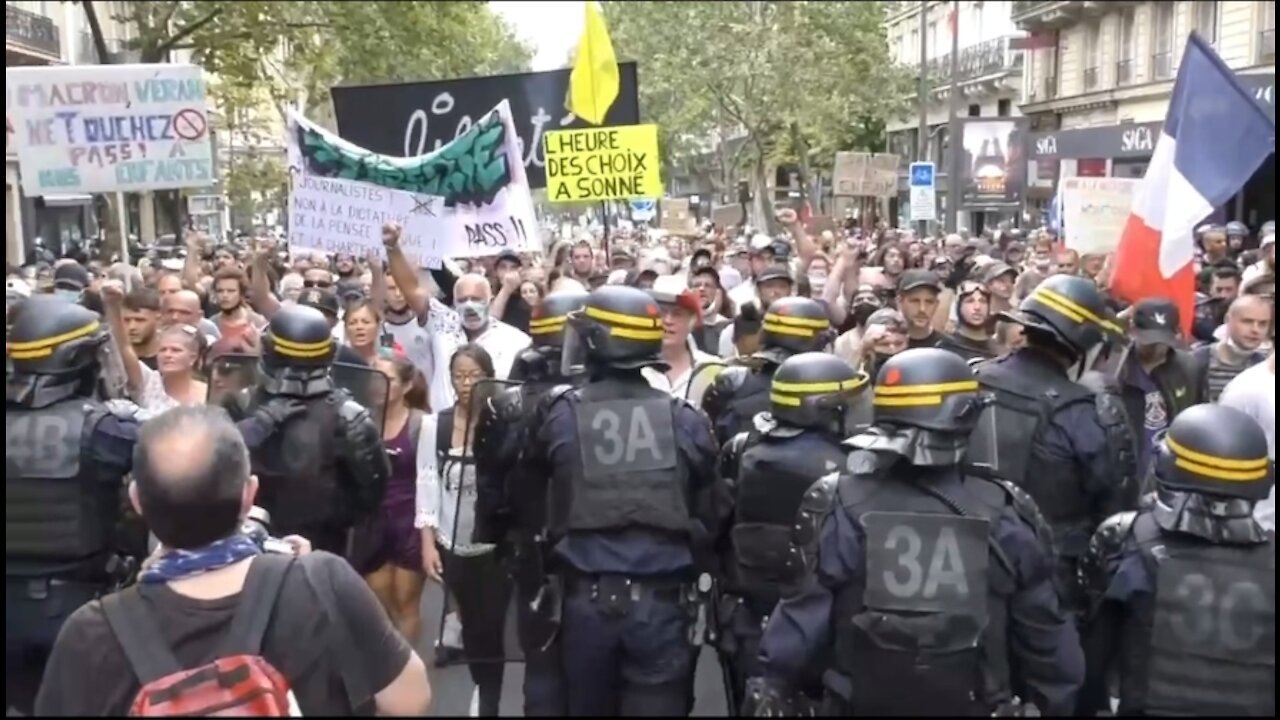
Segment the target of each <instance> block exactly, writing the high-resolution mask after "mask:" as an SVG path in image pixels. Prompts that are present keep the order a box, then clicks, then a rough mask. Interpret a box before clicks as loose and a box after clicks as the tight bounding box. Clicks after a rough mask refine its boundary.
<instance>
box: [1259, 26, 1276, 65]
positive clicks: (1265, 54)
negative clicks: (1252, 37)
mask: <svg viewBox="0 0 1280 720" xmlns="http://www.w3.org/2000/svg"><path fill="white" fill-rule="evenodd" d="M1275 59H1276V29H1275V28H1271V29H1270V30H1263V31H1262V32H1260V33H1258V60H1259V61H1260V62H1261V61H1265V60H1271V61H1273V62H1274V61H1275Z"/></svg>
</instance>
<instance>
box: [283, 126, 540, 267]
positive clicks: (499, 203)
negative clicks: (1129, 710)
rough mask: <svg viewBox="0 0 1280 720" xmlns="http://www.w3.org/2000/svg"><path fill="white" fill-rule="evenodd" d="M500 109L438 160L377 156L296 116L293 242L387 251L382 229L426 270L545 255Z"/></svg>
mask: <svg viewBox="0 0 1280 720" xmlns="http://www.w3.org/2000/svg"><path fill="white" fill-rule="evenodd" d="M517 143H518V139H517V136H516V134H515V130H514V126H513V125H512V122H511V112H510V110H509V109H508V105H507V103H506V102H505V101H504V102H503V103H502V104H500V105H499V106H498V107H496V108H494V109H493V110H492V111H491V112H490V113H489V114H488V115H486V116H484V117H483V118H481V119H480V120H479V121H477V122H476V123H475V125H473V126H472V127H471V129H470V130H468V131H467V132H466V133H464V134H462V135H460V136H458V138H456V139H455V140H454V141H453V142H451V143H449V144H447V145H445V146H443V147H441V148H440V149H439V150H437V151H436V152H433V153H430V154H427V155H420V156H418V157H413V158H397V157H390V156H387V155H378V154H376V153H372V152H369V151H368V150H365V149H363V148H360V147H356V146H355V145H352V144H351V143H348V142H346V141H345V140H343V139H341V138H339V137H338V136H337V135H334V134H333V133H331V132H329V131H327V130H325V129H324V128H321V127H319V126H317V125H315V124H313V123H311V122H308V121H307V120H306V119H305V118H302V117H300V116H298V115H296V114H295V115H292V116H291V117H290V126H289V166H290V168H289V169H290V173H291V175H292V177H293V180H292V183H291V185H292V190H293V192H291V193H290V196H289V242H290V245H291V246H292V247H293V248H297V249H299V250H308V249H310V250H320V251H323V252H347V253H354V254H357V255H361V254H364V253H366V252H368V251H369V250H371V249H375V248H377V249H380V248H381V247H382V225H383V223H385V222H388V221H395V222H398V223H400V224H401V226H402V227H403V228H404V236H403V238H402V242H403V244H404V248H405V251H406V253H407V254H409V256H410V257H411V258H415V259H416V260H417V261H418V262H419V264H421V265H424V266H426V265H431V266H435V265H436V264H437V261H438V260H439V259H442V258H447V257H480V256H485V255H496V254H498V253H499V252H502V251H504V250H512V251H514V252H535V251H540V250H541V249H542V248H541V241H540V239H539V229H538V224H537V219H536V217H535V215H534V211H533V199H532V198H531V197H530V196H529V184H528V181H527V180H526V178H525V171H524V164H523V162H522V161H521V155H520V151H519V148H518V147H517Z"/></svg>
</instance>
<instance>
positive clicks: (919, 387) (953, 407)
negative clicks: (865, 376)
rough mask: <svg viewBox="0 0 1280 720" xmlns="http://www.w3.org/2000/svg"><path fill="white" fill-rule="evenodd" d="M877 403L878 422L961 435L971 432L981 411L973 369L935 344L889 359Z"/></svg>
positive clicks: (878, 381) (879, 381) (879, 378)
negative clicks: (932, 346)
mask: <svg viewBox="0 0 1280 720" xmlns="http://www.w3.org/2000/svg"><path fill="white" fill-rule="evenodd" d="M873 405H874V406H875V421H876V425H888V426H896V427H908V428H917V429H920V430H927V431H930V432H935V433H942V434H945V435H959V436H967V435H968V434H969V433H971V432H973V428H974V426H975V425H976V424H977V422H978V416H979V415H980V414H981V411H982V401H981V399H980V396H979V385H978V378H977V377H976V376H975V375H974V374H973V368H971V367H969V364H968V363H966V362H965V361H964V360H963V359H961V358H960V356H959V355H956V354H954V353H951V352H948V351H946V350H939V349H936V348H918V349H915V350H907V351H904V352H901V353H898V354H897V355H894V356H893V357H891V358H889V359H888V360H887V361H885V363H884V365H883V366H881V368H880V373H879V375H878V376H877V377H876V388H875V400H874V401H873Z"/></svg>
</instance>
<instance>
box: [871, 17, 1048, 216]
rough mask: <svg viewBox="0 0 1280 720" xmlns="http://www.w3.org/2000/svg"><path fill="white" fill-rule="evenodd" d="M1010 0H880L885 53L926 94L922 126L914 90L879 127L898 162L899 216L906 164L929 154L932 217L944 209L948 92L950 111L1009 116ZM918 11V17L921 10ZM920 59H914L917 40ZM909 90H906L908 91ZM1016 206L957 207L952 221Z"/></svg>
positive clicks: (1016, 76) (1012, 108)
mask: <svg viewBox="0 0 1280 720" xmlns="http://www.w3.org/2000/svg"><path fill="white" fill-rule="evenodd" d="M1013 5H1014V3H1012V2H1001V1H993V0H986V1H983V0H961V1H959V2H954V1H931V2H923V3H922V2H919V0H915V1H913V0H902V1H901V2H891V3H887V12H886V17H885V29H886V34H887V38H888V42H889V50H890V55H891V57H892V58H893V60H894V61H895V62H896V63H898V64H899V65H901V66H903V67H909V68H911V69H913V70H914V71H915V73H916V76H917V77H919V74H920V73H921V72H922V71H923V74H924V76H925V78H926V87H927V93H926V96H925V100H924V110H925V115H926V125H927V128H928V129H927V133H926V135H925V137H924V138H923V139H922V138H921V137H920V130H919V124H920V118H919V115H918V110H919V99H918V93H917V94H913V96H912V103H911V106H912V112H910V113H907V114H904V115H903V116H901V117H898V118H894V119H892V120H890V121H889V123H888V124H887V126H886V132H887V135H888V138H887V148H888V152H892V153H896V154H898V155H899V156H900V157H901V158H902V161H903V164H902V171H901V172H900V173H899V188H898V189H899V197H898V200H897V203H896V204H895V208H894V209H895V210H896V209H898V208H901V209H903V210H904V211H903V212H901V213H896V214H897V215H898V216H901V217H902V219H907V218H905V208H907V207H908V205H909V203H908V193H907V164H908V163H910V162H913V161H916V160H930V161H932V162H934V163H935V164H936V166H937V170H938V173H937V176H936V177H937V187H938V198H939V199H938V202H939V207H938V217H939V218H942V217H944V215H945V211H946V207H947V204H948V203H949V202H951V198H950V197H949V195H950V194H949V193H948V187H949V186H950V185H952V183H951V182H950V178H949V177H948V175H947V172H948V169H949V168H948V163H947V159H948V158H949V157H950V152H951V143H950V138H949V137H948V130H947V118H948V115H949V108H950V102H951V94H952V93H953V92H957V93H959V94H960V98H959V101H958V103H957V106H958V110H957V115H959V116H960V117H961V118H997V117H999V118H1006V117H1007V118H1017V117H1019V116H1020V112H1019V109H1018V103H1019V101H1020V100H1021V97H1022V84H1023V81H1022V74H1023V52H1022V51H1021V50H1017V49H1014V45H1015V44H1016V43H1015V40H1016V39H1017V38H1020V37H1022V36H1023V35H1025V33H1024V32H1022V31H1021V30H1019V29H1018V28H1017V26H1016V25H1015V24H1014V22H1013ZM922 15H923V17H922ZM953 28H954V32H956V33H957V35H958V37H957V38H956V44H957V45H958V47H959V54H958V56H957V59H958V68H957V72H956V75H957V79H958V82H957V83H956V87H952V82H951V48H952V32H953ZM922 42H923V43H924V51H925V55H926V58H927V60H926V62H925V64H924V67H923V70H922V68H921V64H920V60H921V58H920V50H921V43H922ZM913 93H914V90H913ZM1013 214H1016V211H1011V210H1008V209H1002V210H999V211H997V210H973V211H965V212H962V213H960V215H959V217H958V224H959V225H960V226H962V227H967V228H971V229H980V228H981V227H983V226H984V225H987V224H995V223H996V222H999V221H1000V220H1003V219H1008V217H1009V216H1011V215H1013Z"/></svg>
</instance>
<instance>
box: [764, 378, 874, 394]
mask: <svg viewBox="0 0 1280 720" xmlns="http://www.w3.org/2000/svg"><path fill="white" fill-rule="evenodd" d="M866 384H867V379H866V378H862V377H858V378H853V379H852V380H841V381H839V382H813V383H789V382H782V381H779V380H774V381H773V384H772V385H771V386H770V387H771V388H772V390H773V391H774V392H784V393H799V394H801V395H815V394H819V393H835V392H844V391H846V390H857V389H858V388H860V387H862V386H863V385H866Z"/></svg>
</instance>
